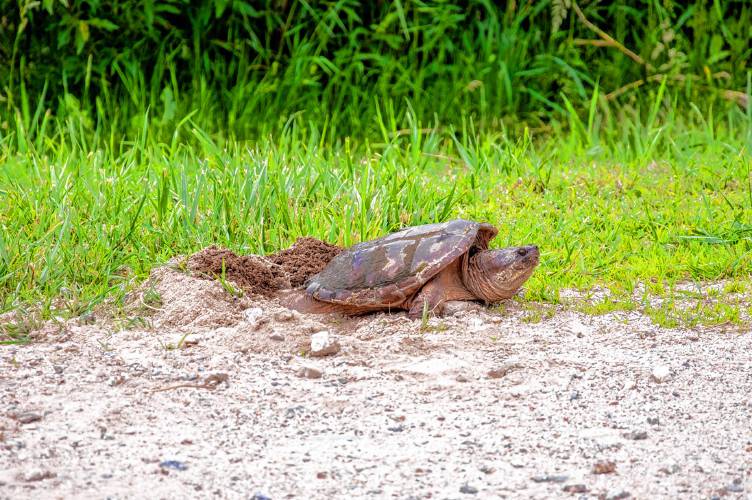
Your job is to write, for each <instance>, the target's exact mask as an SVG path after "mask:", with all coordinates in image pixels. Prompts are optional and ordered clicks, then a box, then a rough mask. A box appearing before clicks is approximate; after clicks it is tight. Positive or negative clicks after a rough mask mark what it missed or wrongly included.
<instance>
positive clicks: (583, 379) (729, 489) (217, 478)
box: [0, 278, 752, 500]
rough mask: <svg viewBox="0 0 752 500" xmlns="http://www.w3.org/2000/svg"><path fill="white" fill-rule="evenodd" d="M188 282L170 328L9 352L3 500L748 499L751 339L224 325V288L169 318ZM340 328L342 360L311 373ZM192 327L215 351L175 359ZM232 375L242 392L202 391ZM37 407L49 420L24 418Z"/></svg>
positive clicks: (301, 323) (202, 347) (413, 325)
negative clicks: (173, 342) (241, 499)
mask: <svg viewBox="0 0 752 500" xmlns="http://www.w3.org/2000/svg"><path fill="white" fill-rule="evenodd" d="M181 279H182V278H181ZM181 283H182V286H180V287H176V286H171V287H169V288H167V287H165V288H164V289H163V290H162V291H161V293H162V297H163V301H166V302H165V304H164V306H163V309H164V310H165V311H167V312H169V311H174V312H173V313H171V314H172V316H170V317H169V318H168V317H162V316H157V317H154V318H151V320H152V324H155V325H159V326H156V327H155V328H154V329H143V330H139V329H135V330H120V329H119V328H118V326H119V325H121V324H122V323H117V324H116V323H114V322H111V321H108V320H107V319H106V318H104V317H102V316H101V315H99V314H98V315H97V317H98V320H97V321H96V323H94V324H87V325H82V324H79V322H78V321H77V320H72V321H70V322H68V323H66V324H65V325H64V327H63V328H62V329H61V328H57V327H56V328H55V329H48V330H47V331H48V332H49V333H48V334H47V336H46V337H44V336H42V337H41V338H42V340H41V341H39V342H36V343H33V344H30V345H27V346H24V347H20V346H3V347H0V373H2V374H3V376H2V378H0V484H2V495H0V496H2V497H8V498H14V499H16V498H18V499H24V498H49V497H63V498H71V497H75V498H103V497H114V498H123V497H130V496H134V495H135V494H137V493H138V492H143V491H148V492H149V495H150V496H151V497H154V498H159V497H196V496H199V497H206V496H218V497H238V496H239V495H246V497H248V496H250V495H254V494H255V496H251V498H256V499H257V500H263V499H265V498H270V499H271V498H275V499H276V498H287V497H296V498H327V499H337V498H369V497H397V498H409V497H419V498H425V497H428V496H430V497H432V498H462V497H464V496H471V495H477V498H488V497H503V496H505V497H509V498H540V499H544V498H562V497H563V498H570V497H571V498H577V496H579V495H587V497H588V498H591V497H592V498H627V496H631V497H633V498H651V499H654V498H658V499H660V498H666V499H670V498H711V497H714V496H717V497H719V498H723V499H724V500H726V499H728V498H734V499H735V498H745V497H744V495H748V494H749V491H750V488H751V487H750V475H752V431H751V430H750V425H749V423H750V421H752V407H751V406H750V405H749V403H750V396H749V395H750V394H752V371H751V370H750V369H749V367H750V366H752V335H750V334H749V333H743V334H739V333H737V332H729V333H727V332H724V331H723V330H720V329H715V330H711V329H704V330H698V331H697V332H696V333H697V335H696V336H697V337H698V340H690V339H689V338H688V337H689V334H688V333H689V332H688V331H687V330H679V329H675V330H672V329H659V328H657V327H655V326H654V325H653V324H652V323H651V322H650V320H649V319H648V318H646V317H643V316H641V315H639V313H637V312H624V313H612V314H608V315H603V316H597V317H589V316H585V315H582V314H580V313H577V312H573V311H567V310H564V309H561V308H560V309H558V310H557V312H556V314H554V315H553V316H552V317H550V318H548V317H547V318H545V319H544V320H543V321H541V322H539V323H526V322H524V321H523V317H524V316H525V315H526V314H527V313H526V311H525V310H524V309H522V308H521V307H516V306H515V304H514V303H511V304H509V305H508V307H507V308H506V312H505V313H504V315H498V314H492V313H490V312H487V311H485V310H482V311H471V312H467V313H460V314H458V315H457V316H453V317H450V318H442V319H431V320H430V321H429V324H428V328H422V325H421V321H411V320H409V319H407V318H406V316H405V315H404V314H396V315H387V314H378V315H373V316H368V317H364V318H345V319H343V318H336V317H333V318H325V317H309V316H306V315H293V316H292V317H288V316H287V315H277V316H275V314H276V313H279V312H280V311H281V309H280V308H279V306H278V304H276V303H274V302H273V301H272V302H265V301H258V300H255V299H254V300H255V302H253V303H252V304H248V305H249V307H252V308H258V309H260V311H253V312H252V313H248V314H247V315H246V314H244V313H243V311H242V310H238V309H237V307H238V306H237V305H236V304H237V301H234V300H235V299H233V298H231V297H228V298H227V299H226V300H227V303H226V305H225V306H224V307H225V308H226V309H225V311H226V313H225V315H224V316H221V315H218V314H213V313H212V314H209V312H208V311H204V310H201V307H204V306H202V305H201V304H206V303H207V301H208V303H209V304H210V305H211V307H212V308H214V309H213V310H214V311H219V310H222V309H221V304H218V303H213V302H211V301H212V300H220V299H221V300H225V299H223V298H221V297H224V295H222V293H223V292H222V290H221V289H220V290H215V289H213V288H212V289H209V288H206V287H208V286H209V285H208V284H207V283H210V282H207V281H205V282H204V284H202V285H201V286H202V287H205V288H202V292H201V293H202V295H201V297H202V298H203V299H202V300H197V299H195V298H191V299H190V300H189V299H188V298H186V299H185V306H184V307H183V306H181V307H180V308H178V307H176V306H174V305H170V303H169V300H171V299H170V296H169V294H170V293H172V292H171V290H174V291H175V293H177V291H181V293H189V292H190V283H189V282H185V281H183V282H181ZM248 300H250V299H248ZM167 312H165V313H164V314H167ZM188 313H190V314H188ZM158 314H162V313H158ZM180 318H187V319H186V321H190V323H185V324H181V323H180ZM260 318H268V319H269V321H268V323H264V324H262V325H261V326H259V325H258V322H259V319H260ZM275 318H278V319H275ZM140 328H143V326H141V327H140ZM323 330H327V331H328V332H329V334H330V339H331V337H336V339H337V341H338V343H339V344H340V345H341V350H340V351H339V352H338V353H337V355H336V356H325V357H320V358H316V359H315V360H314V359H310V358H308V357H307V355H305V353H306V351H307V347H308V346H309V345H310V344H309V342H310V338H311V335H312V333H316V332H321V331H323ZM272 331H279V332H280V333H282V334H283V336H284V340H282V341H278V340H272V339H270V338H269V337H270V334H271V332H272ZM185 333H190V338H195V339H196V340H197V342H196V343H195V344H190V345H185V346H183V347H180V348H174V347H173V348H167V347H165V346H166V345H167V344H168V342H167V341H166V339H172V338H174V336H175V335H176V334H185ZM668 360H670V364H671V371H670V376H669V377H668V378H666V379H665V380H663V382H662V383H656V382H655V381H654V380H653V375H652V374H653V372H654V371H655V370H654V369H655V368H656V367H658V366H661V365H662V366H667V364H668V363H667V361H668ZM686 361H690V362H689V363H685V362H686ZM512 365H518V366H517V367H516V368H514V369H509V370H506V371H505V373H504V375H503V376H502V377H500V378H489V375H488V374H489V372H491V371H493V370H505V368H506V367H508V366H512ZM55 366H61V367H64V371H62V372H59V371H57V370H55V369H54V367H55ZM217 373H226V374H228V376H229V377H228V378H227V382H226V383H221V384H207V383H205V381H206V380H207V377H211V375H210V374H217ZM324 373H325V374H326V376H323V374H324ZM646 375H647V376H646ZM316 377H318V378H316ZM113 380H118V381H119V382H118V383H117V384H113V383H111V382H112V381H113ZM631 380H635V381H636V383H634V384H632V383H625V381H631ZM61 381H62V382H61ZM342 381H344V382H342ZM674 392H677V393H678V394H679V397H677V396H674V395H673V393H674ZM573 394H577V397H576V398H572V395H573ZM29 412H31V413H33V414H34V415H38V416H40V417H43V418H40V419H37V420H34V421H33V422H30V423H29V424H21V423H20V422H19V421H18V420H17V417H18V415H22V414H24V413H29ZM643 436H644V437H643ZM169 462H175V463H179V464H183V465H185V466H187V470H179V468H176V467H172V466H169V467H165V466H161V465H160V464H164V463H169ZM596 464H600V465H598V466H597V467H596ZM322 472H325V474H321V473H322Z"/></svg>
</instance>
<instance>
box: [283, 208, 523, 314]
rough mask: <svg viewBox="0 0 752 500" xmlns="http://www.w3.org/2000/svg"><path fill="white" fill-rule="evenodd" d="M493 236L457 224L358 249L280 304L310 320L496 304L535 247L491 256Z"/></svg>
mask: <svg viewBox="0 0 752 500" xmlns="http://www.w3.org/2000/svg"><path fill="white" fill-rule="evenodd" d="M496 233H498V230H497V229H496V228H495V227H494V226H492V225H490V224H486V223H479V222H472V221H467V220H462V219H457V220H453V221H449V222H445V223H442V224H427V225H424V226H415V227H410V228H407V229H404V230H402V231H399V232H397V233H393V234H390V235H388V236H384V237H383V238H379V239H376V240H372V241H367V242H364V243H359V244H357V245H355V246H353V247H351V248H349V249H348V250H345V251H343V252H341V253H340V254H339V255H337V256H336V257H334V259H332V261H331V262H329V264H328V265H327V266H326V267H325V268H324V270H323V271H321V272H320V273H318V274H316V275H314V276H312V277H311V278H310V279H309V280H308V281H307V283H306V285H305V290H298V291H292V292H288V293H287V295H286V296H285V297H284V298H283V302H284V303H285V304H286V305H287V306H288V307H290V308H292V309H297V310H299V311H301V312H312V313H316V312H318V313H327V312H341V313H345V314H360V313H365V312H371V311H383V310H395V309H406V310H408V314H409V316H410V317H413V318H414V317H420V316H421V315H422V314H423V309H424V307H428V309H429V311H430V312H432V313H433V314H436V315H440V314H441V313H442V311H443V309H444V305H445V304H446V303H447V302H449V301H459V300H480V301H483V302H485V303H494V302H499V301H500V300H503V299H508V298H510V297H511V296H512V295H514V294H515V292H517V290H518V289H519V288H520V286H521V285H522V284H523V283H524V282H525V281H526V280H527V279H528V278H529V277H530V275H531V274H532V272H533V270H534V269H535V266H536V265H537V264H538V247H536V246H524V247H511V248H504V249H501V250H489V249H488V242H489V241H491V239H493V238H494V236H496Z"/></svg>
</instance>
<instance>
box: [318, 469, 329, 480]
mask: <svg viewBox="0 0 752 500" xmlns="http://www.w3.org/2000/svg"><path fill="white" fill-rule="evenodd" d="M326 477H327V473H326V472H324V471H322V472H317V473H316V479H326Z"/></svg>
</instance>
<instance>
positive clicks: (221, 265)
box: [188, 246, 290, 295]
mask: <svg viewBox="0 0 752 500" xmlns="http://www.w3.org/2000/svg"><path fill="white" fill-rule="evenodd" d="M188 269H190V270H191V271H192V272H194V273H196V274H198V275H204V276H207V277H211V278H218V277H220V276H224V277H225V279H227V280H228V281H232V282H234V283H236V284H237V285H238V286H240V287H241V288H242V289H243V290H244V291H245V292H248V293H257V294H261V295H270V294H272V293H273V292H275V291H276V290H280V289H282V288H290V281H289V279H288V278H287V276H286V273H285V271H284V270H283V269H282V267H281V266H279V265H277V264H275V263H274V262H271V261H270V260H268V259H266V258H264V257H260V256H258V255H237V254H235V253H234V252H232V251H230V250H227V249H225V248H219V247H216V246H210V247H208V248H205V249H203V250H201V251H200V252H198V253H195V254H193V255H191V256H190V257H189V259H188Z"/></svg>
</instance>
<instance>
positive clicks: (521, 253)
mask: <svg viewBox="0 0 752 500" xmlns="http://www.w3.org/2000/svg"><path fill="white" fill-rule="evenodd" d="M517 255H519V256H520V257H524V256H525V255H527V249H525V248H518V249H517Z"/></svg>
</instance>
